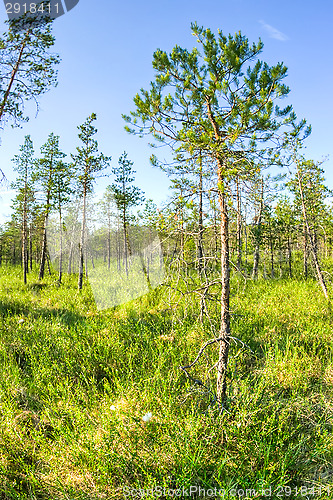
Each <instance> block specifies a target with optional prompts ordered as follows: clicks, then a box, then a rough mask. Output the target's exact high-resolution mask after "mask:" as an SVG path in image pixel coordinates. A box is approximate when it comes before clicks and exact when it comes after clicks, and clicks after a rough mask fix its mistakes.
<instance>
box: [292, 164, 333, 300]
mask: <svg viewBox="0 0 333 500" xmlns="http://www.w3.org/2000/svg"><path fill="white" fill-rule="evenodd" d="M295 164H296V168H297V180H298V188H299V193H300V196H301V202H302V212H303V219H304V224H305V229H306V234H307V236H308V238H309V242H310V250H311V253H312V259H313V263H314V266H315V269H316V273H317V278H318V281H319V283H320V286H321V288H322V290H323V294H324V295H325V297H326V299H329V296H328V292H327V286H326V283H325V280H324V276H323V273H322V271H321V269H320V265H319V261H318V256H317V251H316V246H315V242H314V241H313V237H312V235H311V232H310V227H309V222H308V217H307V211H306V206H305V200H304V195H303V186H302V179H301V173H300V170H299V163H298V161H297V160H296V161H295Z"/></svg>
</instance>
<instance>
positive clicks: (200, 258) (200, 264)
mask: <svg viewBox="0 0 333 500" xmlns="http://www.w3.org/2000/svg"><path fill="white" fill-rule="evenodd" d="M202 198H203V179H202V158H201V155H200V170H199V220H198V226H199V228H198V229H199V234H198V274H199V279H201V278H202V270H203V208H202V202H203V200H202Z"/></svg>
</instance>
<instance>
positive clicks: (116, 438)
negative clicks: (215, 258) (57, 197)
mask: <svg viewBox="0 0 333 500" xmlns="http://www.w3.org/2000/svg"><path fill="white" fill-rule="evenodd" d="M232 290H233V296H232V301H231V308H232V312H233V316H232V332H233V333H232V335H233V336H234V337H235V338H237V339H239V340H236V339H235V340H233V341H232V345H231V351H230V370H229V378H228V397H229V406H228V412H225V413H224V414H223V415H220V414H219V412H218V408H216V407H215V406H214V405H212V404H210V403H211V400H210V398H209V395H208V394H206V393H205V392H204V391H203V389H202V387H201V386H199V385H193V384H191V382H190V381H188V380H187V379H186V377H185V375H184V373H183V372H182V371H181V370H180V369H179V366H180V365H185V364H187V363H188V362H189V361H191V360H193V359H194V358H195V356H196V354H197V352H198V350H199V349H200V347H201V346H202V345H203V343H204V342H205V341H206V340H208V339H209V338H211V337H212V333H211V331H210V326H209V323H208V322H204V325H203V326H202V325H200V323H199V322H198V311H197V306H196V305H195V301H194V299H193V300H192V299H189V298H182V299H181V300H179V301H178V302H176V304H177V305H175V304H174V305H172V304H170V303H169V299H168V297H169V292H168V290H166V289H164V288H163V287H161V288H159V289H157V290H155V291H154V292H152V294H151V295H150V296H149V297H148V296H145V297H142V298H141V299H137V300H136V301H133V302H132V303H130V304H127V305H124V306H119V307H117V308H113V309H108V310H104V311H98V310H97V308H96V305H95V303H94V299H93V296H92V293H91V290H90V288H89V286H88V285H85V286H84V289H83V291H82V292H81V293H79V292H78V291H77V290H76V280H75V279H74V278H73V277H66V276H65V277H64V284H63V285H61V286H57V284H56V277H54V278H52V277H48V278H47V279H46V280H45V285H44V284H43V285H40V284H38V282H37V279H36V276H35V275H29V282H28V285H27V286H26V287H24V285H23V284H22V283H21V277H20V269H13V268H8V269H7V268H0V328H1V335H0V356H1V364H0V370H1V374H0V380H1V387H0V412H1V416H0V418H1V426H0V427H1V431H0V432H1V434H0V472H1V474H0V492H1V495H2V496H1V499H15V500H19V499H22V500H23V499H38V500H39V499H40V500H42V499H49V500H58V499H67V500H69V499H71V500H74V499H75V500H79V499H80V500H88V499H113V498H124V495H123V488H125V492H128V491H129V490H137V489H139V488H141V489H143V490H146V489H148V488H154V487H155V486H159V487H161V488H163V487H165V488H167V489H168V488H171V489H175V488H182V487H184V488H185V489H186V488H189V487H190V486H191V485H192V486H197V487H199V486H200V487H201V488H206V489H208V488H215V487H216V488H217V489H225V490H230V489H232V488H236V489H243V490H244V491H245V490H246V489H250V488H251V489H255V490H257V491H259V490H260V491H261V489H262V488H268V487H271V491H272V493H271V496H270V498H286V497H288V498H296V497H297V495H296V487H300V486H302V485H303V486H306V487H308V488H310V487H313V486H315V487H316V488H317V489H318V488H319V487H320V486H322V488H323V489H322V494H321V496H319V493H318V492H317V493H316V494H315V495H312V496H311V495H310V496H309V498H319V497H320V498H321V499H322V500H324V499H326V498H331V496H332V495H330V494H329V493H325V491H326V490H327V489H328V487H331V490H332V491H333V465H332V451H333V438H332V423H333V421H332V418H333V403H332V396H333V360H332V352H333V336H332V317H331V313H330V311H329V309H328V305H327V304H326V302H325V299H324V298H323V297H322V294H321V292H320V289H319V287H318V285H317V284H316V283H315V282H314V281H308V282H305V281H296V280H293V281H288V280H285V281H279V280H273V281H264V280H263V281H259V282H257V283H253V282H250V281H249V282H247V283H246V285H244V284H242V282H241V281H237V280H236V279H235V280H234V283H233V287H232ZM174 293H175V292H174ZM174 298H175V297H173V299H174ZM217 322H218V317H216V318H214V317H212V327H213V328H214V327H215V325H216V324H217ZM240 341H242V342H243V343H245V344H246V346H244V344H242V343H241V342H240ZM216 361H217V350H216V346H213V347H212V348H211V349H210V351H209V350H207V355H206V356H205V357H203V358H202V360H201V363H200V364H198V365H197V367H196V368H195V369H194V372H193V376H195V377H196V378H199V379H200V380H203V381H205V383H206V384H207V385H208V386H209V387H210V388H211V389H212V390H213V389H214V382H215V373H214V371H210V372H209V368H210V366H211V364H212V363H214V362H216ZM113 407H115V409H113ZM147 412H151V413H152V414H153V416H152V418H151V420H150V421H149V422H147V423H145V422H143V420H142V416H143V415H144V414H146V413H147ZM281 487H283V488H288V487H289V488H291V490H290V495H289V496H288V495H287V494H286V496H285V497H283V496H282V497H281V495H280V496H278V493H279V492H280V493H281V491H282V490H281ZM317 489H316V491H318V490H317ZM303 491H304V490H303ZM286 492H287V493H289V490H288V489H287V490H286ZM169 497H170V496H168V494H165V495H164V496H162V498H169ZM128 498H138V496H136V497H134V496H133V497H132V496H129V497H128ZM145 498H154V496H153V495H148V496H146V497H145ZM155 498H156V497H155ZM193 498H196V496H195V495H194V496H193ZM223 498H230V499H231V498H265V497H264V496H260V494H258V495H257V496H253V494H252V493H249V494H248V496H246V495H245V493H244V495H243V496H242V497H240V496H239V495H233V494H229V495H225V496H224V497H223ZM267 498H268V497H267ZM297 498H302V496H301V495H299V496H298V497H297ZM303 498H305V496H304V495H303Z"/></svg>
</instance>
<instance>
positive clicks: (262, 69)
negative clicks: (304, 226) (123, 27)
mask: <svg viewBox="0 0 333 500" xmlns="http://www.w3.org/2000/svg"><path fill="white" fill-rule="evenodd" d="M192 31H193V34H194V35H195V36H196V39H197V41H198V43H199V46H200V49H201V51H199V50H198V49H197V48H194V49H193V50H192V51H191V52H189V51H188V50H186V49H183V48H181V47H179V46H176V47H175V48H174V49H173V50H172V52H171V54H170V55H168V54H167V53H166V52H164V51H162V50H157V51H156V52H155V53H154V56H153V67H154V70H155V73H156V76H155V79H154V81H153V82H151V86H150V90H148V91H147V90H143V89H142V90H141V93H140V94H137V95H136V96H135V98H134V103H135V106H136V109H135V111H134V112H132V113H131V114H130V116H124V118H125V120H126V121H127V122H128V123H129V124H131V125H132V128H130V127H128V126H127V130H128V131H129V132H132V133H136V131H137V132H138V133H139V134H140V135H143V134H145V133H146V134H151V135H152V136H153V137H154V138H155V140H156V141H160V142H162V143H165V144H168V145H170V146H171V147H172V148H173V150H175V151H176V153H178V154H184V155H186V154H187V155H189V156H192V157H193V156H197V155H198V153H199V151H201V154H202V155H203V157H205V158H207V159H209V160H210V162H211V165H212V168H215V172H216V177H217V190H218V196H219V207H220V216H221V219H220V220H221V227H220V242H221V283H222V286H221V289H222V290H221V324H220V334H219V336H218V339H219V340H218V342H219V343H220V352H219V362H218V366H217V372H218V374H217V399H218V400H219V402H220V404H221V405H222V406H223V405H224V404H225V402H226V374H227V363H228V352H229V345H230V310H229V298H230V258H229V216H228V200H227V193H228V184H229V182H230V180H231V179H232V178H234V176H235V173H236V172H235V169H234V165H233V161H234V160H235V158H237V157H244V156H245V155H249V154H250V153H251V152H252V151H254V150H255V149H257V150H259V149H260V150H263V148H264V147H265V143H266V142H267V141H268V140H269V139H270V138H271V137H272V135H273V133H274V132H275V131H277V130H278V128H279V127H280V126H281V124H282V123H284V121H285V120H286V119H287V117H288V115H289V113H290V111H291V107H286V108H285V109H284V110H279V108H278V107H276V106H273V101H274V100H275V99H277V98H280V97H283V96H285V95H287V94H288V92H289V89H288V88H287V87H286V86H285V85H283V84H282V80H283V78H284V77H285V76H286V73H287V68H286V67H285V66H284V65H283V64H281V63H279V64H277V65H276V66H272V67H270V66H269V65H268V64H267V63H263V62H261V61H259V60H257V61H256V63H255V64H254V65H253V67H251V66H249V67H247V68H246V65H247V64H248V63H249V61H251V60H254V59H257V58H258V56H259V54H260V52H261V51H262V48H263V44H262V42H261V41H259V42H258V43H257V44H253V45H252V46H251V45H250V44H249V42H248V39H247V38H246V37H244V36H243V35H242V34H241V33H236V34H235V35H234V36H232V35H229V36H225V35H223V33H222V31H219V32H218V36H217V37H216V36H215V35H214V34H213V33H212V32H211V30H209V29H204V28H202V27H199V26H197V25H196V24H194V25H192ZM260 144H263V145H262V146H260ZM230 159H232V161H231V165H230ZM254 164H255V163H254V162H250V161H248V162H247V163H245V162H244V164H243V171H244V172H249V171H250V170H251V169H252V168H255V167H253V166H254ZM245 165H247V166H245Z"/></svg>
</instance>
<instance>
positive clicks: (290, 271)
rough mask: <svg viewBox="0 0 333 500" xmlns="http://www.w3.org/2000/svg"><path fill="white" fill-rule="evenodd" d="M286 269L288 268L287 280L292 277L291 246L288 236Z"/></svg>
mask: <svg viewBox="0 0 333 500" xmlns="http://www.w3.org/2000/svg"><path fill="white" fill-rule="evenodd" d="M287 243H288V267H289V278H292V277H293V272H292V260H291V245H290V237H289V235H288V240H287Z"/></svg>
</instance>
